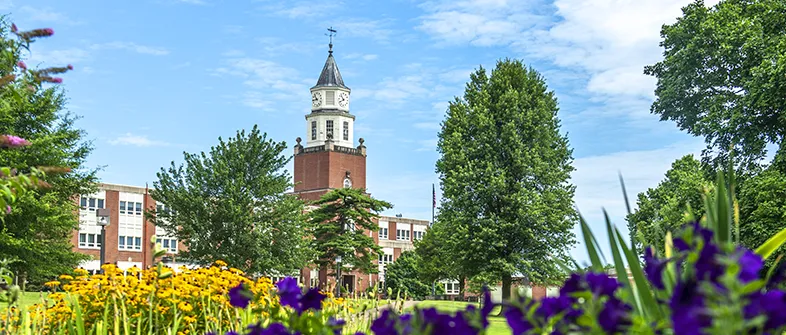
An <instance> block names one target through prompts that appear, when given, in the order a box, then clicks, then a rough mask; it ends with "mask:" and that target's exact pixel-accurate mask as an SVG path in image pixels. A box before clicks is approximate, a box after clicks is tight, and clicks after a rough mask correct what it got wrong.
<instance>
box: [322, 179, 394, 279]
mask: <svg viewBox="0 0 786 335" xmlns="http://www.w3.org/2000/svg"><path fill="white" fill-rule="evenodd" d="M312 205H314V206H318V208H316V209H314V210H313V211H311V213H309V215H310V220H311V225H310V227H311V231H312V232H311V235H312V236H313V237H314V239H313V240H312V247H313V249H314V250H315V251H316V253H317V256H316V260H315V263H316V264H317V265H318V266H320V267H322V268H328V267H333V271H335V270H336V269H335V260H336V257H339V256H340V257H341V263H342V268H343V267H347V266H348V267H350V268H351V269H352V270H358V271H360V272H363V273H377V272H378V271H379V270H378V269H377V265H376V264H374V263H373V262H372V261H373V260H375V259H378V258H379V253H380V252H381V250H382V249H381V248H380V247H379V246H378V245H377V244H376V243H375V242H374V239H373V238H372V237H370V236H368V232H369V231H376V230H377V229H379V226H378V225H377V224H376V223H375V222H374V219H376V218H377V217H379V214H378V213H379V212H381V211H383V210H385V209H388V208H391V207H392V205H391V204H390V203H388V202H385V201H382V200H377V199H374V198H372V197H371V196H369V195H368V194H366V193H365V192H364V191H363V190H360V189H352V188H340V189H335V190H332V191H330V192H328V193H326V194H324V195H323V196H322V197H321V198H320V199H319V200H317V201H315V202H313V203H312Z"/></svg>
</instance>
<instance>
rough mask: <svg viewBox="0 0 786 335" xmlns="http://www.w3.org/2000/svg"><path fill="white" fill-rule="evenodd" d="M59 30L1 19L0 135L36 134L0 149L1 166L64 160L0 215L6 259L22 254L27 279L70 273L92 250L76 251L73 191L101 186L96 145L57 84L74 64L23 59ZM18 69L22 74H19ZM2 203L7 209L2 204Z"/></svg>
mask: <svg viewBox="0 0 786 335" xmlns="http://www.w3.org/2000/svg"><path fill="white" fill-rule="evenodd" d="M52 34H53V31H52V30H51V29H36V30H31V31H19V30H16V27H13V28H11V29H9V26H8V24H7V23H5V22H2V23H0V50H2V51H3V52H2V55H3V56H2V57H0V77H2V81H3V83H4V85H2V86H1V87H0V135H5V134H7V135H14V136H18V137H21V138H23V139H25V140H27V141H28V142H29V145H27V146H24V147H23V148H19V149H15V150H0V162H2V166H8V167H13V168H14V169H16V171H17V172H18V173H20V174H24V173H27V172H30V171H31V170H32V169H34V168H36V167H58V168H59V170H60V173H49V174H48V175H47V176H46V178H45V179H46V185H45V187H34V188H31V189H30V190H29V191H27V192H25V193H24V195H21V194H19V195H21V196H19V197H18V198H17V199H15V200H16V201H15V202H14V204H13V209H12V210H11V211H10V213H9V214H8V215H7V216H6V217H5V218H4V219H3V220H0V259H4V258H7V259H12V260H15V262H13V263H12V264H11V265H10V268H11V269H12V270H13V271H14V272H15V273H17V275H18V276H19V277H20V279H21V281H20V282H21V283H23V282H24V281H25V280H26V279H27V280H29V281H30V282H31V283H42V282H43V281H48V280H50V279H52V278H54V277H56V276H57V275H59V274H61V273H67V272H69V271H71V270H73V269H74V268H75V267H77V266H78V264H79V262H80V261H82V260H85V259H87V258H88V257H87V256H85V255H82V254H79V253H75V252H73V251H72V248H73V245H72V244H71V236H72V234H73V232H74V230H76V229H78V227H79V217H78V216H77V215H74V213H75V212H76V211H77V210H78V208H77V205H76V202H75V201H74V196H75V195H78V194H89V193H92V192H93V191H95V189H96V181H97V178H96V171H97V170H96V169H89V168H87V167H86V166H85V161H86V159H87V157H88V155H89V154H90V152H91V151H92V145H91V143H90V142H89V141H86V140H85V138H84V137H85V132H84V131H83V130H81V129H78V128H77V127H76V126H75V121H76V120H77V117H76V116H75V115H73V114H71V113H69V112H68V111H67V110H66V101H67V99H66V96H65V94H64V92H63V90H62V88H60V87H59V86H57V85H52V84H58V83H60V82H62V79H61V78H57V77H53V75H57V74H61V73H65V72H67V71H69V70H70V69H72V67H71V66H70V65H69V66H63V67H55V68H45V69H34V68H28V67H27V65H26V64H25V63H24V61H23V56H25V55H26V51H29V47H30V44H31V43H32V42H33V41H34V40H35V39H36V38H41V37H48V36H51V35H52ZM14 76H16V78H14ZM3 210H7V209H6V208H3Z"/></svg>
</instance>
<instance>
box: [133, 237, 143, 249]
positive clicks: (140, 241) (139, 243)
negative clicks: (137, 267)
mask: <svg viewBox="0 0 786 335" xmlns="http://www.w3.org/2000/svg"><path fill="white" fill-rule="evenodd" d="M135 242H136V248H137V249H139V248H141V247H142V238H141V237H137V238H136V240H135Z"/></svg>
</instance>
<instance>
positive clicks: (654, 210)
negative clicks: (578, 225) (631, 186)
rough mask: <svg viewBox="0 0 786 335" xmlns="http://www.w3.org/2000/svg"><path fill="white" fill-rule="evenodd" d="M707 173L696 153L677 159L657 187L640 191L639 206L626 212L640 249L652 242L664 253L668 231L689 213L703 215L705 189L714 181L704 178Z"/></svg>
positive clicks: (693, 215)
mask: <svg viewBox="0 0 786 335" xmlns="http://www.w3.org/2000/svg"><path fill="white" fill-rule="evenodd" d="M706 175H707V173H705V171H704V170H703V169H702V165H701V162H699V161H698V160H696V159H695V158H694V157H693V155H686V156H683V157H682V158H680V159H678V160H676V161H674V163H672V164H671V169H669V170H668V171H666V178H665V179H663V181H661V182H660V184H658V186H657V187H655V188H650V189H648V190H647V191H646V192H642V193H639V195H638V200H637V208H636V210H635V211H634V212H633V213H631V214H629V215H628V216H627V221H628V230H629V232H630V239H631V241H633V243H635V244H636V246H637V250H639V251H642V252H643V248H642V247H644V246H652V247H653V248H655V250H656V251H657V252H658V253H659V254H660V255H663V252H664V249H663V248H664V245H665V244H664V243H665V240H666V232H668V231H671V232H676V229H677V228H678V227H679V226H681V225H683V224H684V223H685V222H686V217H688V216H686V214H690V216H691V217H694V218H697V219H698V218H700V217H701V216H702V215H703V213H704V212H703V209H704V200H703V198H702V194H704V189H705V188H707V189H709V188H711V187H712V183H711V182H710V181H709V180H707V179H705V176H706Z"/></svg>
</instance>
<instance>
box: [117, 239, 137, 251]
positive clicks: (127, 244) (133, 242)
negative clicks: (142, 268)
mask: <svg viewBox="0 0 786 335" xmlns="http://www.w3.org/2000/svg"><path fill="white" fill-rule="evenodd" d="M117 249H118V250H142V238H141V237H136V236H119V237H118V240H117Z"/></svg>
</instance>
